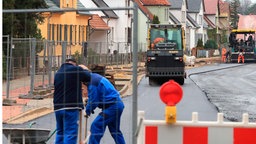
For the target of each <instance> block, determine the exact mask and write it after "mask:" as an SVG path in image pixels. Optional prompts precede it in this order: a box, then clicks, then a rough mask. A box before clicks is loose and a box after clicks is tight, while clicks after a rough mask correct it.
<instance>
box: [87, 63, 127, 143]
mask: <svg viewBox="0 0 256 144" xmlns="http://www.w3.org/2000/svg"><path fill="white" fill-rule="evenodd" d="M84 69H87V67H84ZM87 88H88V102H87V105H86V110H85V111H86V116H87V117H88V116H90V115H91V114H93V113H94V110H95V109H96V108H100V109H101V110H102V111H101V112H100V113H99V114H98V116H97V117H96V118H95V119H94V121H93V122H92V124H91V128H90V133H91V135H90V138H89V143H88V144H99V143H100V140H101V138H102V137H103V135H104V132H105V130H106V127H108V129H109V131H110V133H111V136H112V137H113V139H114V141H115V143H116V144H125V140H124V137H123V134H122V132H121V130H120V119H121V115H122V112H123V109H124V104H123V102H122V99H121V96H120V94H119V92H118V91H117V90H116V89H115V88H114V86H113V85H112V83H111V82H110V81H109V80H108V79H107V78H105V77H103V76H101V75H99V74H97V73H91V81H90V82H89V83H88V84H87Z"/></svg>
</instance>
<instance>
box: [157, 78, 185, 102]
mask: <svg viewBox="0 0 256 144" xmlns="http://www.w3.org/2000/svg"><path fill="white" fill-rule="evenodd" d="M159 94H160V98H161V100H162V101H163V102H164V103H165V104H166V105H168V106H175V105H176V104H177V103H178V102H179V101H180V100H181V98H182V95H183V91H182V88H181V86H180V85H179V84H178V83H177V82H175V81H174V80H170V81H168V82H166V83H164V84H163V85H162V86H161V87H160V91H159Z"/></svg>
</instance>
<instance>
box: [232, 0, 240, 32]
mask: <svg viewBox="0 0 256 144" xmlns="http://www.w3.org/2000/svg"><path fill="white" fill-rule="evenodd" d="M239 7H240V2H239V0H232V1H231V2H230V22H231V28H233V29H236V28H237V27H238V20H239V16H238V13H239Z"/></svg>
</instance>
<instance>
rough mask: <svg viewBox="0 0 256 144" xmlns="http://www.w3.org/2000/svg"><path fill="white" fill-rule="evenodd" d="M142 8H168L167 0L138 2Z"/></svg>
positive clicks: (143, 0)
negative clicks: (141, 4)
mask: <svg viewBox="0 0 256 144" xmlns="http://www.w3.org/2000/svg"><path fill="white" fill-rule="evenodd" d="M140 1H141V2H142V3H143V5H144V6H170V5H171V4H170V2H169V1H168V0H140Z"/></svg>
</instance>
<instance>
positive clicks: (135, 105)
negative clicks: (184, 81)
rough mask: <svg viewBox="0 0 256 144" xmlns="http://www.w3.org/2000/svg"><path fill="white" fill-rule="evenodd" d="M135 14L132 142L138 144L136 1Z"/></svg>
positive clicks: (135, 5)
mask: <svg viewBox="0 0 256 144" xmlns="http://www.w3.org/2000/svg"><path fill="white" fill-rule="evenodd" d="M133 12H134V16H133V80H132V83H133V85H132V88H133V97H132V101H133V103H132V108H133V110H132V117H133V120H132V122H133V124H132V135H133V136H132V139H133V140H132V142H133V144H137V137H136V131H137V125H138V124H137V121H138V120H137V112H138V102H137V99H138V91H137V86H138V84H137V81H138V80H137V75H138V74H137V62H138V53H137V52H138V6H137V4H136V3H134V11H133Z"/></svg>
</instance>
